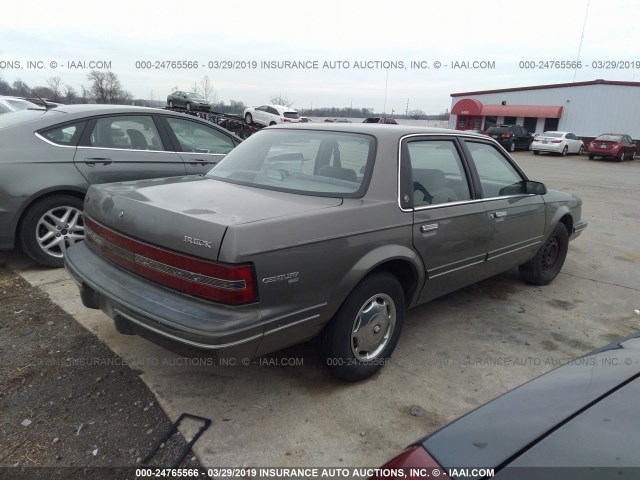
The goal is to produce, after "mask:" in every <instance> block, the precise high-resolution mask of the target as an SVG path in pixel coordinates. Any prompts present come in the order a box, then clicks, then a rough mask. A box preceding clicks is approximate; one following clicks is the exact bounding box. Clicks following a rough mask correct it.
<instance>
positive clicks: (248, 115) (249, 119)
mask: <svg viewBox="0 0 640 480" xmlns="http://www.w3.org/2000/svg"><path fill="white" fill-rule="evenodd" d="M244 121H245V122H247V123H248V124H251V123H252V122H253V117H252V116H251V114H250V113H247V114H246V115H245V116H244Z"/></svg>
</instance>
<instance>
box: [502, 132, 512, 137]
mask: <svg viewBox="0 0 640 480" xmlns="http://www.w3.org/2000/svg"><path fill="white" fill-rule="evenodd" d="M510 136H511V134H510V133H503V134H502V138H509V137H510Z"/></svg>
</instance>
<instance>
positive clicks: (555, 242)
mask: <svg viewBox="0 0 640 480" xmlns="http://www.w3.org/2000/svg"><path fill="white" fill-rule="evenodd" d="M568 251H569V232H567V228H566V227H565V226H564V224H562V223H558V224H557V225H556V226H555V228H554V229H553V232H551V235H549V238H547V240H546V241H545V242H544V244H543V245H542V246H541V247H540V249H539V250H538V251H537V252H536V254H535V256H534V257H533V258H532V259H531V260H529V261H528V262H527V263H524V264H522V265H520V276H521V277H522V278H523V279H524V280H525V281H527V282H529V283H532V284H533V285H548V284H550V283H551V282H552V281H553V279H554V278H556V277H557V276H558V273H560V270H561V269H562V265H564V260H565V258H567V252H568Z"/></svg>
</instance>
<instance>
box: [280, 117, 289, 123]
mask: <svg viewBox="0 0 640 480" xmlns="http://www.w3.org/2000/svg"><path fill="white" fill-rule="evenodd" d="M281 120H282V121H283V122H291V120H289V119H288V118H282V119H281Z"/></svg>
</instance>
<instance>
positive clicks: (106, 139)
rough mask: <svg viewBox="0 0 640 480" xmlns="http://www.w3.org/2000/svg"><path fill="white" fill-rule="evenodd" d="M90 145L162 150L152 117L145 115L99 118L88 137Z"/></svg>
mask: <svg viewBox="0 0 640 480" xmlns="http://www.w3.org/2000/svg"><path fill="white" fill-rule="evenodd" d="M89 145H90V146H91V147H100V148H120V149H126V150H164V147H163V145H162V141H161V140H160V135H159V134H158V130H156V126H155V124H154V122H153V119H152V118H151V117H150V116H147V115H126V116H114V117H103V118H99V119H98V120H97V121H96V123H95V126H94V127H93V131H92V132H91V135H90V137H89Z"/></svg>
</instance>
